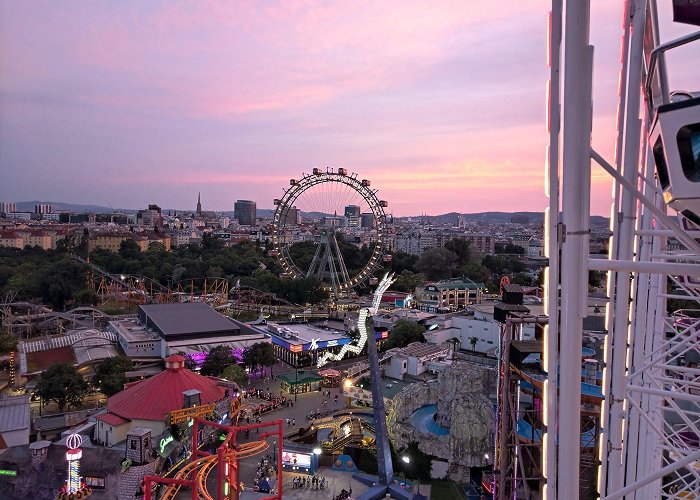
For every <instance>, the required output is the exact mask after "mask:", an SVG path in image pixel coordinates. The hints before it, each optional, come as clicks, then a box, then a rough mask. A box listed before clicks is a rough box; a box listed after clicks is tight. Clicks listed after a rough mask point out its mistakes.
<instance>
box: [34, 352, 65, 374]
mask: <svg viewBox="0 0 700 500" xmlns="http://www.w3.org/2000/svg"><path fill="white" fill-rule="evenodd" d="M56 363H68V364H71V365H72V364H74V363H75V356H74V355H73V349H72V348H70V347H57V348H55V349H48V350H46V351H38V352H30V353H28V354H27V372H28V373H33V372H40V371H44V370H46V369H47V368H48V367H49V366H51V365H55V364H56Z"/></svg>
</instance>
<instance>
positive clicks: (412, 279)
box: [391, 270, 425, 292]
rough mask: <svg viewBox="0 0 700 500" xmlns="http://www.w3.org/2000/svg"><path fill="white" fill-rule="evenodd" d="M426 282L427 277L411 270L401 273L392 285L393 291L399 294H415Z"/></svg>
mask: <svg viewBox="0 0 700 500" xmlns="http://www.w3.org/2000/svg"><path fill="white" fill-rule="evenodd" d="M424 281H425V276H423V275H422V274H416V273H414V272H412V271H409V270H404V271H401V274H399V275H398V277H397V278H396V281H395V282H394V284H393V285H391V289H392V290H396V291H398V292H413V291H414V290H415V289H416V287H417V286H418V285H420V284H421V283H423V282H424Z"/></svg>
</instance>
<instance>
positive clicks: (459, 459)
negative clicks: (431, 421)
mask: <svg viewBox="0 0 700 500" xmlns="http://www.w3.org/2000/svg"><path fill="white" fill-rule="evenodd" d="M495 393H496V370H495V369H494V368H491V367H486V366H481V365H476V364H473V363H465V362H455V363H453V364H452V365H451V366H450V367H448V368H445V369H444V370H442V371H441V372H440V373H439V375H438V379H437V381H431V382H423V383H420V384H413V385H410V386H408V387H407V388H406V389H404V390H403V391H402V392H401V393H399V394H398V395H397V396H396V397H395V398H394V399H393V400H392V402H391V405H390V407H389V412H388V416H387V423H388V426H389V435H390V438H391V441H392V442H393V444H394V446H395V447H396V448H397V449H401V448H404V447H406V446H408V444H409V443H411V442H413V441H415V442H417V443H418V447H419V448H420V450H421V451H423V452H425V453H428V454H430V455H433V456H435V457H438V458H442V459H445V460H447V461H448V462H449V464H450V478H451V479H453V480H456V481H466V480H468V479H469V468H470V467H472V466H485V465H487V464H488V463H490V459H487V458H486V456H487V455H488V456H489V457H490V458H491V459H492V456H493V446H494V444H493V443H494V434H495V423H494V422H495V415H494V403H493V401H492V399H495ZM425 405H437V413H436V414H435V421H436V423H437V424H438V425H440V426H441V427H444V428H446V429H448V430H449V434H447V435H436V434H433V433H426V432H421V431H419V430H418V429H416V428H415V427H413V425H412V424H411V415H413V413H414V412H415V411H416V410H418V409H419V408H421V407H423V406H425Z"/></svg>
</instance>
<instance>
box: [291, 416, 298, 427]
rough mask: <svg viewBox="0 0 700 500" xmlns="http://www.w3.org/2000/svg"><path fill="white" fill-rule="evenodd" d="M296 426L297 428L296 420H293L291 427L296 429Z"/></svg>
mask: <svg viewBox="0 0 700 500" xmlns="http://www.w3.org/2000/svg"><path fill="white" fill-rule="evenodd" d="M296 426H297V421H296V419H294V418H293V419H292V427H296Z"/></svg>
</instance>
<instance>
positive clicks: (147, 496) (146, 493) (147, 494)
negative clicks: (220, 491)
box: [143, 474, 199, 500]
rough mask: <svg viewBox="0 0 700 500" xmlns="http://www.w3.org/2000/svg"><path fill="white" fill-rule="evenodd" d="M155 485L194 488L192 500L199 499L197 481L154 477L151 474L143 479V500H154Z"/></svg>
mask: <svg viewBox="0 0 700 500" xmlns="http://www.w3.org/2000/svg"><path fill="white" fill-rule="evenodd" d="M153 483H157V484H168V485H180V486H189V487H190V488H192V500H198V499H199V491H198V489H197V481H196V480H194V481H191V480H189V479H173V478H169V477H159V476H152V475H150V474H148V475H146V476H144V478H143V500H153V493H152V492H153Z"/></svg>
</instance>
